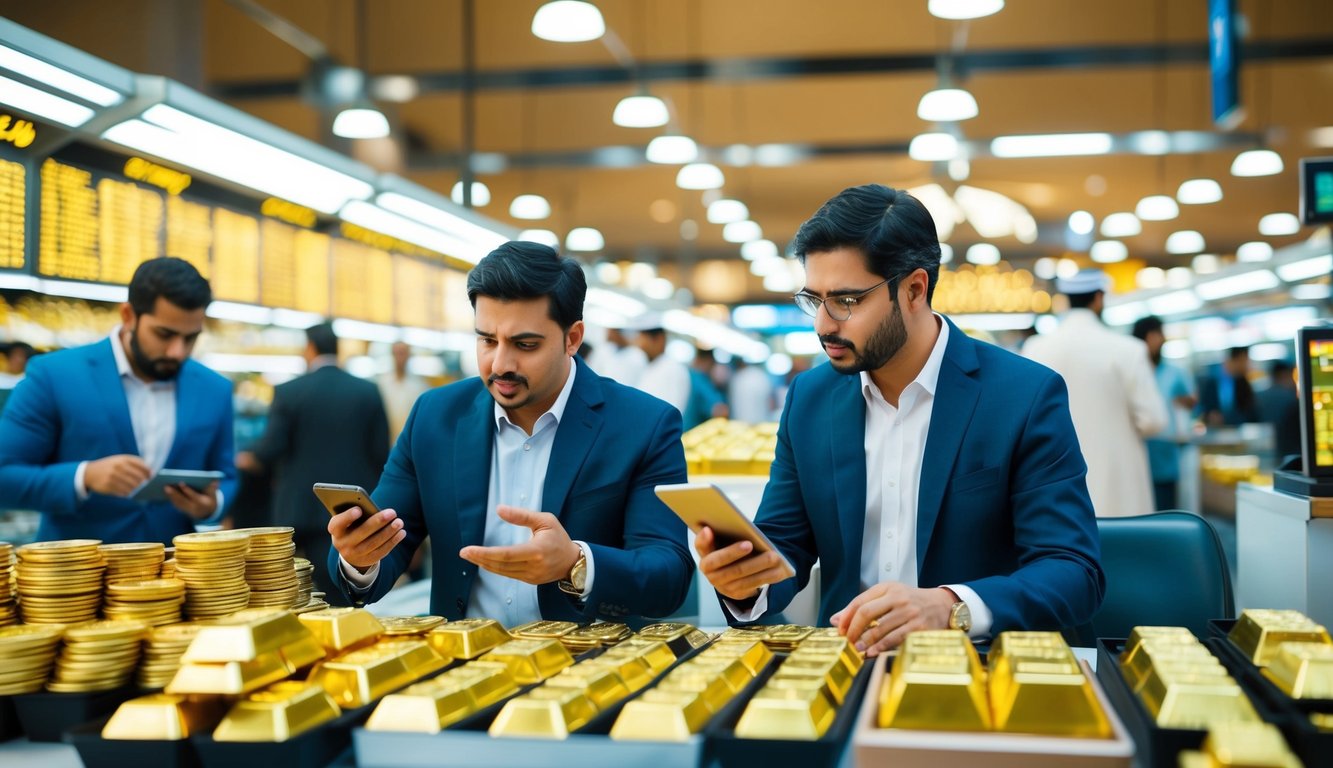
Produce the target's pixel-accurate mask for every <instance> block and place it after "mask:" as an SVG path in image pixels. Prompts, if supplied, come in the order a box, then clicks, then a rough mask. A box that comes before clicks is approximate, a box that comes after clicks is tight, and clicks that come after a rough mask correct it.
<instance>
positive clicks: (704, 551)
mask: <svg viewBox="0 0 1333 768" xmlns="http://www.w3.org/2000/svg"><path fill="white" fill-rule="evenodd" d="M715 546H716V541H715V540H714V538H713V529H712V528H709V527H708V526H706V525H705V526H703V527H702V528H700V529H699V532H698V533H696V534H694V551H695V552H698V553H699V559H700V560H702V559H703V558H705V557H708V556H709V555H711V554H713V548H714V547H715Z"/></svg>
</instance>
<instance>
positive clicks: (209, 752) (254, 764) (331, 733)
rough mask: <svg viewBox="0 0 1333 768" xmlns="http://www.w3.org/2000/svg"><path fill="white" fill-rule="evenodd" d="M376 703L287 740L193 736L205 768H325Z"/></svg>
mask: <svg viewBox="0 0 1333 768" xmlns="http://www.w3.org/2000/svg"><path fill="white" fill-rule="evenodd" d="M374 709H375V705H374V704H369V705H367V706H364V707H361V708H359V709H349V710H345V711H344V712H343V713H342V714H341V715H339V716H338V717H337V718H335V719H333V720H330V721H329V722H327V723H324V724H323V725H321V726H319V727H317V728H311V729H310V730H308V731H306V732H305V733H303V734H301V735H299V736H296V737H294V738H291V739H288V740H286V741H278V742H272V741H263V742H248V741H217V740H216V739H214V738H213V734H211V733H207V734H201V735H199V736H193V737H191V738H190V743H191V745H192V746H193V748H194V750H195V751H196V752H197V753H198V755H199V764H200V765H202V766H203V768H258V767H259V766H279V767H280V768H324V766H326V765H328V764H329V763H331V762H333V761H334V759H336V758H337V757H338V756H339V755H341V754H342V753H343V752H346V751H347V749H348V748H349V747H350V746H351V745H352V728H353V727H355V726H356V725H357V724H358V723H360V722H361V721H362V720H365V719H366V718H367V717H369V716H370V713H371V711H373V710H374Z"/></svg>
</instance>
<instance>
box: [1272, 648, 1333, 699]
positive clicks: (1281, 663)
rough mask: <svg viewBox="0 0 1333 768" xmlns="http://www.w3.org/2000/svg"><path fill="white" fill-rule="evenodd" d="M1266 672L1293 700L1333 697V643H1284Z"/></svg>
mask: <svg viewBox="0 0 1333 768" xmlns="http://www.w3.org/2000/svg"><path fill="white" fill-rule="evenodd" d="M1263 673H1264V676H1265V677H1267V678H1268V679H1269V680H1272V681H1273V682H1274V683H1276V684H1277V686H1278V687H1279V688H1281V689H1282V690H1283V691H1285V692H1286V694H1287V695H1288V696H1291V697H1292V698H1294V699H1333V645H1326V644H1324V643H1282V644H1280V645H1278V648H1277V654H1276V655H1275V656H1274V657H1273V658H1272V661H1271V662H1270V663H1269V665H1268V666H1267V667H1266V668H1265V669H1264V671H1263Z"/></svg>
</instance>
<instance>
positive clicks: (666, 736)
mask: <svg viewBox="0 0 1333 768" xmlns="http://www.w3.org/2000/svg"><path fill="white" fill-rule="evenodd" d="M712 716H713V713H712V711H711V710H710V709H709V708H708V705H707V704H705V703H704V699H703V696H701V695H699V694H696V693H692V692H690V691H669V690H659V689H658V688H654V689H653V690H651V691H648V692H647V693H645V694H643V695H642V696H640V697H639V698H637V699H635V700H633V701H631V702H629V703H628V704H626V705H625V707H624V709H622V710H620V715H619V717H617V718H616V722H615V724H613V725H612V726H611V738H613V739H615V740H617V741H676V742H679V741H689V739H690V736H691V735H693V734H696V733H698V732H699V731H701V730H703V728H704V726H705V725H707V724H708V719H709V718H710V717H712Z"/></svg>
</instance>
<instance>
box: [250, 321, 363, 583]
mask: <svg viewBox="0 0 1333 768" xmlns="http://www.w3.org/2000/svg"><path fill="white" fill-rule="evenodd" d="M306 340H307V341H306V349H305V352H304V357H305V359H306V365H307V372H306V374H305V375H304V376H301V377H299V378H296V379H293V380H292V381H289V382H287V383H285V384H281V385H279V386H278V387H277V388H276V389H274V391H273V405H272V407H271V408H270V409H269V415H268V424H267V426H265V428H264V436H263V437H261V438H260V439H259V442H258V443H256V444H255V446H254V448H253V449H252V450H250V451H245V452H241V453H238V454H237V455H236V465H237V466H238V467H239V468H241V469H243V470H245V471H247V472H258V471H261V470H262V469H264V468H269V469H271V470H272V472H273V475H274V481H273V520H272V524H273V525H290V526H291V527H293V528H295V529H296V534H295V539H296V547H297V551H298V552H299V553H300V554H301V555H302V556H303V557H306V558H308V559H309V560H310V562H312V563H314V564H315V583H316V584H317V585H318V587H319V589H320V590H322V591H324V592H325V593H326V594H327V595H328V596H329V597H330V598H332V597H334V596H335V595H337V594H341V590H337V589H335V588H334V586H333V582H332V581H331V580H330V578H329V575H328V573H327V571H326V570H325V568H324V563H325V562H326V561H327V560H328V552H329V534H328V531H327V528H326V526H327V525H328V518H329V514H328V512H327V511H326V510H325V509H324V505H323V504H321V503H320V501H319V499H317V498H315V495H314V493H313V492H312V491H311V490H310V488H311V486H312V485H314V484H315V483H321V482H322V483H343V484H348V485H359V486H361V487H363V488H365V489H366V490H367V491H370V490H373V489H374V487H375V484H376V483H377V482H378V481H379V476H380V472H381V471H382V470H383V469H384V462H385V460H386V459H387V458H388V456H389V420H388V417H387V416H386V415H385V412H384V401H383V399H382V398H381V397H380V391H379V388H378V387H376V386H375V383H374V382H372V381H367V380H365V379H359V378H357V377H355V376H353V375H352V374H350V373H348V372H346V371H344V370H342V369H341V368H339V367H338V337H337V336H336V335H335V334H334V332H333V326H332V325H330V324H328V323H322V324H320V325H316V326H312V327H311V328H309V329H307V330H306Z"/></svg>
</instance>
